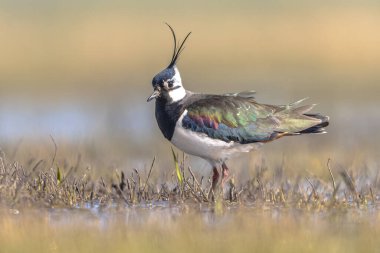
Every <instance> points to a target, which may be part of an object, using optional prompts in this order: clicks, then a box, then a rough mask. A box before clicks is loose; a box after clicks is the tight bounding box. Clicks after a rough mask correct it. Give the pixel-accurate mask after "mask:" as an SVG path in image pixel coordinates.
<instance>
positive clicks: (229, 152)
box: [171, 110, 262, 165]
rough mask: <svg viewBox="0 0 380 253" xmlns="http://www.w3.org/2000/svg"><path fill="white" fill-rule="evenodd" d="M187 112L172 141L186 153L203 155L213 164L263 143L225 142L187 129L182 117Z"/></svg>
mask: <svg viewBox="0 0 380 253" xmlns="http://www.w3.org/2000/svg"><path fill="white" fill-rule="evenodd" d="M186 114H187V110H185V111H184V113H183V114H182V115H181V117H180V118H179V119H178V121H177V123H176V127H175V130H174V134H173V137H172V139H171V142H172V143H173V144H174V145H175V146H176V147H177V148H179V149H181V150H182V151H184V152H185V153H188V154H190V155H195V156H199V157H202V158H204V159H206V160H207V161H209V162H210V163H211V164H212V165H216V164H218V163H222V162H224V161H226V160H227V159H228V158H231V157H232V156H236V155H238V154H240V153H242V152H249V151H251V150H253V149H257V148H258V147H260V146H261V145H262V144H261V143H251V144H240V143H236V142H233V141H231V142H225V141H222V140H217V139H212V138H210V137H208V136H207V135H206V134H204V133H197V132H193V131H191V130H190V129H185V128H184V127H183V126H182V119H183V117H184V116H185V115H186Z"/></svg>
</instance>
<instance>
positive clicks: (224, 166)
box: [222, 163, 229, 185]
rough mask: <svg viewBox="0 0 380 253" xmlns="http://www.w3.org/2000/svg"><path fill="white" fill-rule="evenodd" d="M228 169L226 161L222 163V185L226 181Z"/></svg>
mask: <svg viewBox="0 0 380 253" xmlns="http://www.w3.org/2000/svg"><path fill="white" fill-rule="evenodd" d="M228 172H229V169H228V167H227V165H226V163H222V185H224V183H225V182H226V181H227V178H228Z"/></svg>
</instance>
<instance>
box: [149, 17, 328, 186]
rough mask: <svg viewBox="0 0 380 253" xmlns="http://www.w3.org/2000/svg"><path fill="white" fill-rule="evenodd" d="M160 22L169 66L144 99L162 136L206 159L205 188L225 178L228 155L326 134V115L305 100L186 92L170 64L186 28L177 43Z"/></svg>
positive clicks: (247, 93)
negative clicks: (169, 41) (168, 39)
mask: <svg viewBox="0 0 380 253" xmlns="http://www.w3.org/2000/svg"><path fill="white" fill-rule="evenodd" d="M166 25H167V26H168V27H169V29H170V31H171V33H172V36H173V41H174V49H173V54H172V58H171V61H170V63H169V65H168V66H167V67H166V68H165V69H164V70H162V71H161V72H159V73H158V74H156V75H155V76H154V78H153V80H152V86H153V93H152V94H151V95H150V96H149V97H148V99H147V102H149V101H151V100H153V99H155V117H156V121H157V124H158V127H159V128H160V130H161V132H162V134H163V135H164V137H165V138H166V139H167V140H169V141H170V142H171V143H172V144H173V145H174V146H176V147H177V148H178V149H180V150H182V151H183V152H185V153H187V154H190V155H193V156H197V157H200V158H203V159H204V160H206V161H207V162H209V163H210V165H211V166H212V177H211V179H212V181H211V188H210V189H212V190H213V191H215V189H216V188H217V186H218V185H219V184H224V183H225V182H226V180H227V179H228V177H229V168H228V167H227V165H226V161H227V160H228V159H229V158H231V157H235V156H238V155H240V154H241V153H246V152H250V151H253V150H256V149H258V148H259V147H261V146H262V145H263V144H265V143H268V142H272V141H274V140H277V139H280V138H282V137H286V136H297V135H303V134H323V133H326V130H325V127H326V126H328V125H329V117H328V116H324V115H322V114H319V113H310V112H309V111H310V110H311V109H312V108H313V107H314V106H315V104H311V105H301V103H302V102H303V101H304V100H305V99H301V100H299V101H297V102H294V103H291V104H287V105H270V104H261V103H258V102H257V101H256V100H255V94H256V93H255V92H254V91H244V92H238V93H227V94H220V95H214V94H203V93H195V92H191V91H189V90H186V89H185V88H184V86H183V82H182V79H181V75H180V72H179V70H178V68H177V65H176V64H177V62H178V59H179V56H180V55H181V53H182V51H183V49H184V45H185V42H186V41H187V39H188V38H189V36H190V34H191V32H189V33H188V34H187V35H186V37H185V38H184V39H183V40H182V42H181V43H177V37H176V34H175V31H174V29H173V28H172V27H171V26H170V25H169V24H167V23H166ZM219 171H220V172H221V173H219ZM220 179H221V180H220Z"/></svg>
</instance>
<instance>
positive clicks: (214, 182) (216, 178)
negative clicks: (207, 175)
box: [212, 167, 219, 191]
mask: <svg viewBox="0 0 380 253" xmlns="http://www.w3.org/2000/svg"><path fill="white" fill-rule="evenodd" d="M212 172H213V174H212V190H213V191H215V189H216V186H217V185H218V181H219V172H218V169H217V168H216V167H213V168H212Z"/></svg>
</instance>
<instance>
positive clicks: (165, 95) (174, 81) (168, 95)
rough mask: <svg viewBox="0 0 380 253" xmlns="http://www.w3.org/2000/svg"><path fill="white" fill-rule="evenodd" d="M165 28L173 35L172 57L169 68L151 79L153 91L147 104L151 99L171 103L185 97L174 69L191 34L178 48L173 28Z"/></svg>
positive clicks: (176, 69)
mask: <svg viewBox="0 0 380 253" xmlns="http://www.w3.org/2000/svg"><path fill="white" fill-rule="evenodd" d="M167 26H168V27H169V28H170V30H171V32H172V34H173V39H174V51H173V56H172V60H171V62H170V64H169V66H168V67H167V68H166V69H164V70H162V71H161V72H160V73H158V74H157V75H155V76H154V77H153V80H152V86H153V90H154V91H153V93H152V95H151V96H150V97H149V98H148V100H147V101H148V102H149V101H151V100H152V99H155V98H159V99H164V100H166V101H167V102H169V103H173V102H177V101H179V100H181V99H182V98H184V97H185V95H186V91H185V88H184V87H183V85H182V80H181V76H180V74H179V71H178V68H177V67H176V62H177V60H178V57H179V55H180V54H181V52H182V51H183V49H184V47H183V45H184V44H185V42H186V40H187V38H188V37H189V36H190V34H191V32H190V33H188V34H187V35H186V37H185V39H184V40H183V41H182V43H181V44H180V45H179V46H178V45H177V39H176V36H175V33H174V30H173V28H172V27H171V26H170V25H168V24H167Z"/></svg>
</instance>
